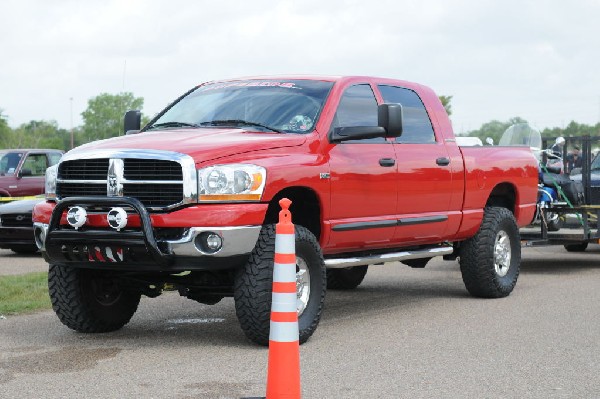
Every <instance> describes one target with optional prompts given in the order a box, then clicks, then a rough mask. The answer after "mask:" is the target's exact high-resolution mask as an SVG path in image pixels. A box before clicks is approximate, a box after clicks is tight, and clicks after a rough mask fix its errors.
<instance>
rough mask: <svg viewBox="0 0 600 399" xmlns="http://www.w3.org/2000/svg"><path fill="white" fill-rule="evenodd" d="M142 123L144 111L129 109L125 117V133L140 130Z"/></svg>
mask: <svg viewBox="0 0 600 399" xmlns="http://www.w3.org/2000/svg"><path fill="white" fill-rule="evenodd" d="M141 125H142V112H141V111H138V110H134V111H127V112H126V113H125V117H124V118H123V127H124V128H125V129H124V130H125V134H135V133H139V132H140V128H141Z"/></svg>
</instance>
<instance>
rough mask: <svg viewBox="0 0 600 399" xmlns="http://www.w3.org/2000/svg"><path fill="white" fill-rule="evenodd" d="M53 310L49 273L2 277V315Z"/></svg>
mask: <svg viewBox="0 0 600 399" xmlns="http://www.w3.org/2000/svg"><path fill="white" fill-rule="evenodd" d="M51 308H52V305H51V304H50V297H49V296H48V273H47V272H39V273H27V274H20V275H16V276H0V315H16V314H23V313H30V312H33V311H36V310H42V309H51Z"/></svg>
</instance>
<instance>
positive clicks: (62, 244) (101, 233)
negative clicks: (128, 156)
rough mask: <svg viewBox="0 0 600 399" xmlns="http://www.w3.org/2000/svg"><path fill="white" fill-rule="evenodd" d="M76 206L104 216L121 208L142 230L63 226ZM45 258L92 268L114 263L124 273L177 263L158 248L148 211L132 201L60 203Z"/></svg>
mask: <svg viewBox="0 0 600 399" xmlns="http://www.w3.org/2000/svg"><path fill="white" fill-rule="evenodd" d="M75 206H77V207H82V208H84V209H85V208H88V209H94V210H98V209H103V210H102V211H101V212H100V213H102V212H106V213H108V210H105V209H106V208H108V209H110V208H114V207H121V208H123V209H125V210H127V211H128V213H131V212H134V213H136V214H137V215H138V216H139V219H140V226H139V227H134V228H132V227H127V228H122V229H119V230H117V229H115V228H111V227H106V228H100V227H90V226H81V227H79V228H77V229H75V228H73V227H72V226H70V225H61V219H62V217H63V214H64V212H65V211H67V210H68V209H70V208H71V207H75ZM94 213H96V211H94ZM44 255H45V257H46V258H47V260H48V262H49V263H59V264H70V265H73V266H75V265H78V266H88V267H93V266H100V264H109V263H110V264H118V265H119V268H120V269H121V268H122V269H128V268H129V267H128V266H131V267H135V266H136V265H140V264H144V265H154V266H156V268H157V269H161V268H164V267H168V266H169V265H171V264H172V263H173V256H172V255H171V254H168V253H165V252H163V251H161V249H160V248H159V246H158V243H157V241H156V239H155V237H154V231H153V229H152V222H151V219H150V215H149V214H148V211H147V210H146V208H145V207H144V206H143V205H142V203H141V202H140V201H139V200H137V199H135V198H130V197H70V198H66V199H64V200H62V201H60V202H59V203H58V204H57V205H56V207H55V208H54V211H53V212H52V217H51V219H50V224H49V225H48V230H47V233H46V242H45V254H44Z"/></svg>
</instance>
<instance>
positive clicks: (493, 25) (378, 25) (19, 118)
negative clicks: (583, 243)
mask: <svg viewBox="0 0 600 399" xmlns="http://www.w3.org/2000/svg"><path fill="white" fill-rule="evenodd" d="M0 5H1V11H0V38H1V39H0V44H1V47H0V54H1V56H0V109H3V110H4V111H3V114H4V115H6V116H8V121H9V124H10V125H11V126H12V127H16V126H18V125H20V124H21V123H25V122H28V121H30V120H56V121H57V122H58V124H59V125H60V126H61V127H63V128H67V129H68V128H70V126H71V120H72V123H73V125H74V126H78V125H80V124H82V119H81V112H83V111H84V110H85V109H86V107H87V101H88V100H89V99H90V98H92V97H94V96H96V95H98V94H100V93H111V94H116V93H119V92H122V91H129V92H133V93H134V95H136V96H138V97H143V98H144V100H145V103H144V109H143V111H144V114H146V115H149V116H152V115H154V114H155V113H157V112H158V111H160V109H161V108H163V107H164V106H165V105H166V104H168V103H169V102H170V101H172V100H173V99H174V98H176V97H177V96H179V95H180V94H182V93H183V92H185V91H187V90H188V89H190V88H191V87H192V86H195V85H196V84H199V83H202V82H204V81H208V80H214V79H223V78H232V77H239V76H248V75H266V74H288V73H293V74H328V75H330V74H331V75H372V76H383V77H391V78H399V79H403V80H410V81H415V82H419V83H422V84H425V85H427V86H430V87H431V88H433V89H434V90H435V91H436V92H437V93H438V94H439V95H442V94H443V95H452V96H453V99H452V108H453V111H454V112H453V115H452V121H453V125H454V130H455V131H456V132H464V131H467V130H473V129H477V128H479V127H480V126H481V124H483V123H485V122H488V121H490V120H492V119H498V120H501V121H505V120H508V119H509V118H511V117H513V116H521V117H523V118H525V119H527V120H528V121H529V122H530V123H532V124H534V125H535V126H536V127H538V128H540V129H543V128H546V127H555V126H559V127H563V126H565V125H566V124H568V123H569V122H570V121H571V120H575V121H577V122H580V123H587V124H595V123H598V122H599V120H600V0H570V1H553V0H550V1H527V0H518V1H513V0H504V1H496V0H479V1H477V0H472V1H466V0H464V1H460V0H459V1H452V0H431V1H429V0H424V1H415V0H411V1H404V0H392V1H387V0H386V1H367V0H361V1H338V0H318V1H317V0H304V1H295V2H294V1H267V0H255V1H242V0H237V1H227V0H221V1H215V0H213V1H204V0H195V1H193V0H187V1H180V0H168V1H159V0H155V1H152V0H147V1H136V0H121V1H95V0H86V1H75V0H73V1H66V0H65V1H60V0H54V1H46V0H39V1H28V0H15V1H12V0H2V1H1V2H0ZM71 98H72V99H73V100H72V101H71V100H70V99H71ZM71 105H72V111H71Z"/></svg>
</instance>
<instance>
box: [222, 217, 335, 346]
mask: <svg viewBox="0 0 600 399" xmlns="http://www.w3.org/2000/svg"><path fill="white" fill-rule="evenodd" d="M295 231H296V287H297V296H298V327H299V330H300V334H299V335H300V336H299V340H300V343H301V344H302V343H304V342H306V341H307V340H308V339H309V338H310V336H311V335H312V334H313V333H314V331H315V330H316V329H317V326H318V324H319V320H320V319H321V312H322V310H323V303H324V301H325V292H326V274H325V273H326V272H325V262H324V260H323V254H322V253H321V248H320V247H319V243H318V242H317V239H316V238H315V236H314V235H313V234H312V233H311V232H310V231H309V230H308V229H306V228H305V227H302V226H298V225H296V226H295ZM274 255H275V225H266V226H263V228H262V230H261V232H260V235H259V237H258V241H257V243H256V246H255V247H254V250H253V251H252V253H251V254H250V258H249V259H248V262H247V263H246V265H245V266H244V267H241V268H239V269H238V270H237V272H236V275H235V283H234V299H235V311H236V315H237V317H238V320H239V322H240V326H241V328H242V330H243V331H244V334H246V337H248V339H250V340H251V341H253V342H255V343H257V344H259V345H268V344H269V329H270V316H271V300H272V298H271V295H272V289H273V287H272V285H273V258H274Z"/></svg>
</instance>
